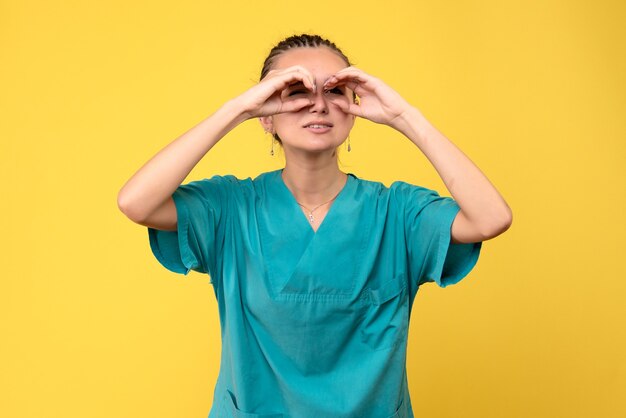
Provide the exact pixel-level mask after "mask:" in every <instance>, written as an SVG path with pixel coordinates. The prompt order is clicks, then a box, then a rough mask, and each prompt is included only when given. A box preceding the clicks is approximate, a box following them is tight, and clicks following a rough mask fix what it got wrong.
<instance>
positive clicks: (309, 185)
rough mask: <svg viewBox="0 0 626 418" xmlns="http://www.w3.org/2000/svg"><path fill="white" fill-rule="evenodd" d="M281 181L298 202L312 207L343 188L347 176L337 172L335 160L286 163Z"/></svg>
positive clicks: (339, 171)
mask: <svg viewBox="0 0 626 418" xmlns="http://www.w3.org/2000/svg"><path fill="white" fill-rule="evenodd" d="M282 176H283V181H284V183H285V185H286V186H287V187H288V188H289V190H291V193H292V194H293V196H294V197H295V199H296V200H297V201H298V203H300V204H303V205H305V206H307V207H314V206H316V205H319V204H321V203H323V202H325V201H327V200H329V199H332V198H333V197H334V196H335V195H336V194H337V193H339V191H340V190H341V189H342V188H343V186H344V185H345V183H346V181H347V175H346V174H345V173H343V172H342V171H341V170H339V167H338V166H337V160H336V159H333V160H327V161H326V163H325V164H321V163H320V162H319V161H316V162H315V163H313V162H312V161H309V162H306V161H304V162H303V161H295V162H294V161H287V163H286V164H285V168H284V169H283V173H282Z"/></svg>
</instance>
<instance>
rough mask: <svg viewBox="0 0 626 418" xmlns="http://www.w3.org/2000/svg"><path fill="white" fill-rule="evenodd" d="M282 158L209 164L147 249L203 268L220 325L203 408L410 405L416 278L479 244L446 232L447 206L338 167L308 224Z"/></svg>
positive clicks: (312, 413) (333, 417) (324, 413)
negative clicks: (332, 189) (267, 166)
mask: <svg viewBox="0 0 626 418" xmlns="http://www.w3.org/2000/svg"><path fill="white" fill-rule="evenodd" d="M281 171H282V170H276V171H271V172H268V173H263V174H261V175H259V176H258V177H256V178H255V179H251V178H247V179H243V180H240V179H238V178H236V177H234V176H232V175H226V176H214V177H212V178H210V179H203V180H199V181H193V182H191V183H188V184H184V185H181V186H180V187H179V188H178V189H177V190H176V191H175V192H174V194H173V196H172V197H173V199H174V203H175V205H176V210H177V214H178V228H177V231H160V230H155V229H152V228H149V229H148V233H149V239H150V246H151V249H152V251H153V253H154V255H155V257H156V258H157V259H158V260H159V262H160V263H161V264H162V265H163V266H165V267H166V268H167V269H169V270H171V271H173V272H176V273H181V274H188V273H189V271H190V270H194V271H197V272H201V273H207V274H209V275H210V278H211V283H212V284H213V287H214V291H215V295H216V298H217V303H218V306H219V317H220V325H221V336H222V352H221V363H220V373H219V377H218V379H217V383H216V385H215V390H214V402H213V405H212V407H211V411H210V413H209V417H210V418H212V417H245V418H254V417H262V418H269V417H272V418H275V417H296V418H300V417H305V418H306V417H314V418H342V417H351V418H357V417H358V418H370V417H371V418H391V417H402V418H404V417H413V411H412V409H411V400H410V397H409V392H408V386H407V376H406V346H407V334H408V328H409V318H410V313H411V307H412V305H413V300H414V298H415V295H416V293H417V291H418V288H419V286H420V285H422V284H423V283H426V282H435V283H437V284H438V285H439V286H442V287H445V286H447V285H450V284H454V283H456V282H458V281H459V280H461V279H462V278H463V277H464V276H465V275H467V273H469V271H470V270H471V269H472V267H473V266H474V265H475V264H476V261H477V260H478V255H479V252H480V248H481V244H480V243H475V244H451V242H450V227H451V224H452V221H453V220H454V217H455V216H456V214H457V212H458V211H459V206H458V205H457V204H456V202H455V201H454V200H453V199H451V198H449V197H441V196H439V195H438V194H437V193H436V192H434V191H432V190H429V189H425V188H422V187H418V186H414V185H411V184H408V183H405V182H400V181H397V182H395V183H393V184H392V185H391V186H390V187H386V186H384V185H383V184H382V183H379V182H373V181H368V180H363V179H360V178H358V177H356V176H355V175H354V174H351V173H350V174H349V175H348V179H347V182H346V184H345V186H344V187H343V189H342V190H341V192H340V193H339V195H338V196H337V198H336V199H335V201H334V203H333V204H332V205H331V207H330V210H329V211H328V213H327V215H326V217H325V218H324V220H323V222H322V224H321V225H320V226H319V228H318V230H317V232H315V231H313V229H312V228H311V225H310V224H309V222H308V220H307V218H306V216H305V215H304V213H303V212H302V210H301V209H300V206H299V205H298V204H297V202H296V200H295V199H294V197H293V194H292V193H291V191H290V190H289V189H288V188H287V186H286V185H285V183H284V182H283V180H282V176H281Z"/></svg>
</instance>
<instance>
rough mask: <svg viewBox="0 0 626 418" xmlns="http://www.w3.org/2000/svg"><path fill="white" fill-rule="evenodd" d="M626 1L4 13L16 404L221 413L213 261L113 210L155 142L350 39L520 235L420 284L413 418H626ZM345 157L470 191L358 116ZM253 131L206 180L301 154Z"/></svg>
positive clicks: (161, 6)
mask: <svg viewBox="0 0 626 418" xmlns="http://www.w3.org/2000/svg"><path fill="white" fill-rule="evenodd" d="M625 21H626V10H625V6H624V2H622V1H607V0H599V1H594V2H590V1H572V0H568V1H566V0H562V1H557V0H541V1H539V0H531V1H529V0H525V1H522V0H519V1H501V0H490V1H478V0H475V1H452V0H450V1H408V0H406V1H394V0H387V1H384V2H380V1H352V2H342V1H334V2H331V1H323V0H321V1H317V2H302V3H299V2H293V1H274V2H252V1H250V2H244V3H242V2H239V1H226V2H210V1H186V0H179V1H176V2H164V1H154V0H151V1H145V0H142V1H119V0H113V1H107V2H90V1H86V0H84V1H65V2H44V1H28V0H20V1H17V0H13V1H6V0H5V1H2V2H1V3H0V40H1V41H0V42H1V45H0V46H1V49H0V54H1V55H0V115H1V116H0V120H1V127H0V136H1V148H0V178H1V179H2V196H3V197H2V203H1V204H0V208H1V210H2V214H1V217H0V219H1V221H0V222H2V224H1V225H0V226H1V228H2V229H1V230H2V237H3V239H2V240H1V243H0V245H1V252H0V257H1V258H2V269H1V273H0V274H1V275H2V279H1V281H0V332H1V334H0V335H1V337H0V338H1V341H0V386H1V387H0V416H2V417H7V418H26V417H28V418H31V417H32V418H35V417H37V418H42V417H46V418H47V417H54V418H57V417H58V418H78V417H81V418H85V417H89V418H91V417H93V418H100V417H102V418H104V417H107V418H111V417H115V418H131V417H132V418H137V417H139V418H141V417H150V418H166V417H172V418H174V417H176V418H187V417H188V418H199V417H206V415H207V414H208V410H209V407H210V405H211V401H212V393H213V387H214V384H215V379H216V377H217V374H218V368H219V352H220V340H219V320H218V312H217V306H216V303H215V298H214V295H213V290H212V288H211V285H210V284H208V277H207V276H202V275H200V274H198V273H195V272H193V273H191V274H190V275H189V276H187V277H184V276H177V275H175V274H174V273H170V272H168V271H167V270H166V269H165V268H163V267H162V266H161V265H159V264H158V262H157V261H156V259H155V258H154V257H153V255H152V253H151V252H150V249H149V245H148V234H147V231H146V229H145V228H143V227H141V226H139V225H136V224H134V223H132V222H131V221H129V220H128V219H127V218H126V217H125V216H124V215H123V214H122V213H121V212H120V211H119V210H118V208H117V204H116V198H117V193H118V191H119V189H120V188H121V187H122V185H123V184H124V182H125V181H126V180H127V179H128V178H129V177H130V176H131V175H132V174H133V173H134V172H135V171H136V170H137V169H138V168H139V167H140V166H141V165H142V164H143V163H144V162H146V161H147V160H148V159H149V158H150V157H151V156H152V155H154V154H155V153H156V152H158V151H159V150H160V149H161V148H163V147H164V146H165V145H166V144H167V143H169V142H170V141H172V140H173V139H174V138H176V137H177V136H179V135H180V134H182V133H183V132H185V131H186V130H187V129H189V128H190V127H191V126H193V125H195V124H196V123H198V122H199V121H200V120H202V119H203V118H205V117H206V116H208V115H209V114H210V113H212V112H213V111H214V110H215V109H217V107H219V106H220V105H221V104H222V103H223V102H225V101H226V100H228V99H230V98H232V97H234V96H235V95H238V94H239V93H241V92H243V91H244V90H245V89H247V88H248V87H250V86H252V85H253V84H254V83H255V82H256V81H257V80H258V74H259V72H260V68H261V64H262V62H263V59H264V58H265V55H266V54H267V53H268V52H269V50H270V48H271V47H272V45H274V44H275V43H276V42H278V41H279V40H280V39H282V38H283V37H286V36H289V35H291V34H294V33H300V32H317V33H320V34H322V35H323V36H326V37H329V38H330V39H331V40H333V41H335V42H336V43H337V44H338V45H339V47H340V48H342V49H343V50H344V52H345V53H346V54H347V55H348V56H349V57H350V58H351V60H352V61H354V63H355V65H356V66H358V67H359V68H361V69H363V70H364V71H366V72H368V73H370V74H372V75H375V76H377V77H379V78H381V79H383V80H384V81H386V82H387V83H388V84H389V85H390V86H392V87H393V88H395V89H396V90H398V91H399V92H400V93H401V94H402V95H403V96H404V97H405V98H407V100H409V101H410V102H411V103H412V104H414V105H415V106H416V107H418V108H419V109H420V110H421V111H422V112H423V113H424V115H425V116H426V117H427V118H428V119H429V120H430V121H431V122H432V123H433V124H434V125H435V126H437V127H438V128H439V129H440V130H441V131H442V132H443V133H444V134H445V135H446V136H448V137H449V138H450V139H451V140H452V141H454V142H455V143H456V144H457V145H458V146H459V147H460V148H461V149H462V150H463V151H464V152H465V153H467V154H468V155H469V156H470V157H471V158H472V159H473V161H474V162H475V163H476V164H477V165H478V166H479V167H480V168H481V169H482V170H483V171H484V172H485V173H486V174H487V176H488V177H489V178H490V179H491V180H492V182H493V183H494V184H495V185H496V187H498V189H499V190H500V191H501V193H502V194H503V195H504V196H505V198H506V200H507V201H508V202H509V204H510V206H511V207H512V209H513V213H514V222H513V226H512V228H511V229H510V230H509V231H508V232H506V233H505V234H504V235H502V236H501V237H498V238H496V239H495V240H492V241H488V242H486V243H485V244H484V247H483V251H482V255H481V259H480V260H479V262H478V265H477V267H476V268H475V269H474V270H473V272H472V273H471V274H470V276H469V277H467V278H466V279H465V280H464V281H462V282H461V283H459V284H458V285H456V286H452V287H449V288H446V289H440V288H437V287H436V285H434V284H429V285H427V286H425V287H424V288H422V291H421V292H420V293H419V294H418V299H417V300H416V304H415V307H414V310H413V313H412V315H413V316H412V323H411V330H410V335H409V352H408V372H409V377H408V379H409V384H410V390H411V396H412V400H413V405H414V411H415V415H416V416H417V417H429V418H444V417H445V418H456V417H477V418H478V417H480V418H501V417H515V418H516V417H532V418H544V417H545V418H548V417H549V418H554V417H568V418H570V417H585V418H592V417H593V418H595V417H603V418H612V417H624V416H626V396H625V394H626V326H625V323H624V322H625V321H624V319H625V318H626V308H625V303H624V299H625V296H626V292H625V290H626V284H625V283H626V274H625V273H626V271H625V268H624V250H623V239H624V233H625V231H626V228H625V222H624V215H625V213H624V204H625V203H626V201H625V193H624V190H625V188H624V177H625V176H624V175H625V170H624V167H625V158H624V157H625V155H626V153H625V146H624V139H625V138H626V118H625V116H626V112H625V111H626V84H625V81H626V77H625V74H626V59H625V57H626V54H625V53H624V51H626V48H625V43H626V42H625V41H626V29H625V27H626V26H625V25H624V22H625ZM351 143H352V152H351V153H350V154H348V153H346V152H345V150H343V151H342V152H341V160H342V162H343V165H342V168H343V169H344V170H346V171H349V172H353V173H355V174H357V175H358V176H360V177H362V178H366V179H374V180H380V181H382V182H384V183H385V184H389V183H390V182H391V181H392V180H396V179H398V180H405V181H409V182H412V183H414V184H420V185H423V186H426V187H430V188H435V189H437V190H439V191H440V192H441V193H442V194H446V195H447V194H448V192H447V190H446V189H445V187H444V186H443V183H442V182H441V181H440V180H439V178H438V176H437V174H436V172H435V171H434V169H433V168H432V166H431V165H430V164H429V163H428V161H427V160H426V159H425V158H424V157H423V156H422V154H421V153H420V151H419V149H417V148H416V147H415V146H414V145H413V144H412V143H411V142H410V141H408V140H407V139H406V138H404V137H402V136H401V135H400V134H399V133H397V132H395V131H393V130H392V129H391V128H388V127H386V126H381V125H375V124H373V123H371V122H369V121H365V120H358V121H357V124H356V126H355V128H354V130H353V132H352V134H351ZM269 148H270V142H269V137H266V136H264V135H263V131H262V129H261V127H260V125H259V124H258V122H256V121H248V122H245V123H244V124H242V125H241V126H239V127H237V128H236V129H235V130H233V131H232V132H231V133H229V134H228V135H227V136H226V137H225V138H224V139H223V140H222V141H221V142H220V143H218V144H217V146H216V147H215V148H214V149H213V150H212V151H210V153H209V154H208V155H207V156H206V157H205V158H204V159H203V160H202V161H201V162H200V164H199V165H198V166H197V167H196V169H194V171H193V172H192V173H191V175H190V176H189V177H188V179H187V180H186V181H190V180H193V179H199V178H203V177H209V176H211V175H213V174H235V175H237V176H239V177H248V176H252V177H254V176H256V175H257V174H259V173H260V172H262V171H268V170H272V169H276V168H279V167H281V163H282V159H281V158H282V157H281V154H279V155H278V156H275V157H273V158H272V157H270V155H269Z"/></svg>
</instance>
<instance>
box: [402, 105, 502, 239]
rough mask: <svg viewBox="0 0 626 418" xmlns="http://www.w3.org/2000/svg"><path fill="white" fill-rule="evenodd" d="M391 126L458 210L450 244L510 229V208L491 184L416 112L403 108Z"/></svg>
mask: <svg viewBox="0 0 626 418" xmlns="http://www.w3.org/2000/svg"><path fill="white" fill-rule="evenodd" d="M392 126H393V127H394V128H395V129H397V130H398V131H400V132H402V133H403V134H404V135H405V136H406V137H407V138H409V139H410V140H411V142H413V143H414V144H415V145H416V146H417V147H418V148H419V149H420V150H421V151H422V152H423V153H424V155H425V156H426V158H428V160H429V161H430V162H431V163H432V164H433V166H434V167H435V170H437V173H439V175H440V176H441V179H442V180H443V182H444V183H445V185H446V187H447V188H448V190H449V191H450V194H452V197H453V198H454V200H456V202H457V203H458V204H459V206H460V207H461V210H460V211H459V213H458V214H457V216H456V218H455V219H454V222H453V224H452V231H451V232H452V242H477V241H485V240H488V239H491V238H494V237H496V236H498V235H500V234H502V233H503V232H504V231H506V230H507V229H508V228H509V227H510V226H511V222H512V216H513V215H512V212H511V209H510V208H509V206H508V204H507V203H506V202H505V200H504V198H503V197H502V196H501V195H500V193H498V191H497V190H496V188H495V187H494V186H493V184H491V182H490V181H489V179H488V178H487V177H486V176H485V175H484V174H483V173H482V172H481V171H480V169H479V168H478V167H477V166H476V165H475V164H474V163H473V162H472V161H471V160H470V159H469V158H468V157H467V156H466V155H465V154H464V153H463V152H462V151H461V150H460V149H459V148H457V147H456V146H455V145H454V144H453V143H452V142H451V141H450V140H449V139H448V138H446V137H445V136H444V135H443V134H441V133H440V132H439V131H438V130H437V129H436V128H435V127H434V126H433V125H431V124H430V123H429V122H428V121H427V120H426V118H425V117H424V116H423V115H422V114H421V112H420V111H419V110H418V109H416V108H414V107H409V108H407V110H406V111H404V112H403V113H402V114H401V115H400V116H398V117H397V118H396V119H395V120H394V122H393V124H392Z"/></svg>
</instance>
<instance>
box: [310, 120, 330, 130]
mask: <svg viewBox="0 0 626 418" xmlns="http://www.w3.org/2000/svg"><path fill="white" fill-rule="evenodd" d="M332 127H333V124H332V123H330V122H325V121H314V122H310V123H307V124H306V125H304V126H303V128H311V129H324V128H332Z"/></svg>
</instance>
